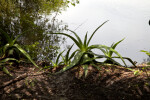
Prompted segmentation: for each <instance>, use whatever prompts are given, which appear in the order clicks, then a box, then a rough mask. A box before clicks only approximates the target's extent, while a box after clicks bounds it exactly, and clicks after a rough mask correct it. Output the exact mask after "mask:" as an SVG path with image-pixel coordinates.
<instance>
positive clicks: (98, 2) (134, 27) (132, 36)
mask: <svg viewBox="0 0 150 100" xmlns="http://www.w3.org/2000/svg"><path fill="white" fill-rule="evenodd" d="M57 18H58V19H59V20H63V22H64V23H67V24H68V28H69V29H71V30H73V31H75V32H76V33H78V35H79V36H80V37H82V38H84V35H85V34H86V32H87V31H88V35H89V36H90V34H91V33H92V32H93V31H94V30H95V29H96V28H97V27H98V26H99V25H100V24H102V23H103V22H104V21H106V20H109V21H108V22H107V23H106V24H105V25H104V26H102V27H101V28H100V29H99V30H98V31H97V33H96V34H95V35H94V37H93V39H92V41H91V44H104V45H107V46H110V45H111V44H112V43H113V42H118V41H119V40H121V39H123V38H125V40H124V41H123V42H121V43H120V44H119V45H118V46H117V48H116V50H117V51H118V52H119V53H120V54H121V55H122V56H125V57H129V58H131V59H132V60H133V61H137V62H138V63H141V62H143V59H146V58H147V57H148V56H147V55H145V54H144V53H142V52H140V50H146V51H150V39H149V38H150V26H149V24H148V22H149V20H150V1H149V0H132V1H131V0H80V3H79V4H77V5H76V6H75V7H74V6H70V7H69V8H68V9H67V10H66V11H63V12H62V13H61V14H59V16H57ZM67 41H68V44H69V45H72V44H73V43H72V41H71V40H69V39H67ZM74 48H75V47H74ZM128 64H129V63H128Z"/></svg>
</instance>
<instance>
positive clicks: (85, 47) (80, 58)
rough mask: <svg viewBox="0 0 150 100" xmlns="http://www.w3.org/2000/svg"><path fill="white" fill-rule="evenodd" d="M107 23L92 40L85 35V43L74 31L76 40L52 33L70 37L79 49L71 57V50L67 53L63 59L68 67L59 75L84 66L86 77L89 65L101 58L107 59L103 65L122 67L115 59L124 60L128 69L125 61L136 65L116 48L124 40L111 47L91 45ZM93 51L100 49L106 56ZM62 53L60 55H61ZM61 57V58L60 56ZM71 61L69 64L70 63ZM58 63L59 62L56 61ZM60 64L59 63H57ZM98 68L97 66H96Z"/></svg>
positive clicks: (71, 37)
mask: <svg viewBox="0 0 150 100" xmlns="http://www.w3.org/2000/svg"><path fill="white" fill-rule="evenodd" d="M106 22H107V21H105V22H104V23H103V24H101V25H100V26H99V27H98V28H96V30H95V31H94V32H93V33H92V35H91V36H90V38H89V39H88V38H87V33H86V35H85V38H84V41H82V40H81V38H80V37H79V36H78V35H77V33H75V32H74V31H71V30H69V31H70V32H72V33H73V34H74V35H75V37H76V38H74V37H73V36H71V35H68V34H66V33H51V34H58V35H64V36H67V37H69V38H70V39H72V40H73V42H74V43H75V45H76V46H77V47H78V49H77V50H75V51H74V52H73V54H72V55H71V56H70V58H68V57H69V52H70V49H71V48H72V46H71V48H70V49H69V50H68V51H67V54H66V57H63V60H64V64H65V65H66V66H65V67H64V68H63V69H62V70H60V71H59V72H57V73H61V72H64V71H66V70H68V69H70V68H73V67H74V66H77V65H82V66H83V69H84V72H85V76H86V75H87V73H88V65H89V64H91V63H92V64H94V63H95V62H97V61H96V59H100V58H106V61H104V62H103V63H111V64H118V65H121V64H120V63H119V62H117V61H115V60H114V59H113V58H119V59H121V60H122V62H123V63H124V65H125V66H126V67H127V65H126V63H125V61H124V59H127V60H129V61H130V62H131V63H132V64H133V65H134V66H135V64H134V63H133V61H132V60H131V59H130V58H127V57H122V56H121V55H120V54H119V53H118V52H117V51H116V50H115V48H116V46H117V45H118V44H119V43H120V42H121V41H123V40H124V39H122V40H120V41H119V42H117V43H115V44H112V46H111V47H108V46H106V45H99V44H97V45H90V46H89V43H90V41H91V39H92V38H93V36H94V34H95V33H96V32H97V30H98V29H99V28H100V27H102V26H103V25H104V24H105V23H106ZM93 49H98V50H100V51H102V52H103V53H104V55H100V54H96V53H94V52H93V51H92V50H93ZM113 53H115V54H116V56H112V54H113ZM61 54H62V53H60V55H61ZM58 57H60V56H58ZM72 58H73V60H72V61H71V59H72ZM58 59H59V58H58ZM68 61H69V62H68ZM56 62H58V61H57V60H56ZM57 64H58V63H57ZM96 67H97V66H96Z"/></svg>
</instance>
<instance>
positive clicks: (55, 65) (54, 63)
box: [50, 51, 64, 67]
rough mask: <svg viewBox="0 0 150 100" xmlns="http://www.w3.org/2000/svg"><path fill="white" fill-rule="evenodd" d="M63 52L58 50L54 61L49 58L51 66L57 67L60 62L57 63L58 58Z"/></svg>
mask: <svg viewBox="0 0 150 100" xmlns="http://www.w3.org/2000/svg"><path fill="white" fill-rule="evenodd" d="M63 52H64V51H62V52H60V53H59V54H58V56H57V58H56V60H55V61H52V60H50V61H51V63H52V67H58V66H59V65H60V64H61V62H60V63H59V59H60V57H61V55H62V53H63Z"/></svg>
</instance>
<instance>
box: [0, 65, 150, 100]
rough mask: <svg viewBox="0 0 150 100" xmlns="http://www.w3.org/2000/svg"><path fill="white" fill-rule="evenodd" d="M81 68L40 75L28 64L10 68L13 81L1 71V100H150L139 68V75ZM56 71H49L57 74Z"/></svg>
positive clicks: (149, 86)
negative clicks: (87, 71) (85, 71)
mask: <svg viewBox="0 0 150 100" xmlns="http://www.w3.org/2000/svg"><path fill="white" fill-rule="evenodd" d="M99 67H100V68H101V71H98V70H96V69H95V68H93V67H92V66H89V73H88V75H87V77H86V78H85V77H84V73H83V69H82V67H81V66H78V68H73V69H71V70H69V71H66V72H64V73H61V74H58V75H51V74H49V73H48V71H44V70H42V71H39V70H38V69H36V68H35V67H33V66H31V65H30V64H26V65H23V66H20V67H19V68H15V67H9V71H10V72H11V73H12V74H13V77H9V76H8V75H6V74H4V73H3V72H2V71H0V80H1V81H0V100H22V99H24V100H135V99H142V100H150V81H149V80H148V77H147V76H146V74H145V73H144V72H143V71H142V70H141V67H139V68H132V69H134V70H139V69H140V70H141V71H140V70H139V71H138V72H139V73H138V75H134V72H133V71H130V70H128V69H125V68H123V67H119V66H99ZM56 70H58V69H52V70H51V71H56Z"/></svg>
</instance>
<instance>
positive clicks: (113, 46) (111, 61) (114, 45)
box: [102, 38, 136, 67]
mask: <svg viewBox="0 0 150 100" xmlns="http://www.w3.org/2000/svg"><path fill="white" fill-rule="evenodd" d="M124 39H125V38H123V39H122V40H120V41H118V42H117V43H115V44H114V43H113V44H112V45H111V48H112V49H115V48H116V47H117V45H118V44H119V43H121V42H122V41H123V40H124ZM102 52H103V53H104V54H105V56H108V57H109V58H107V59H106V60H105V61H104V62H105V63H111V64H116V65H121V64H119V63H118V62H116V61H114V60H112V59H110V58H121V59H127V60H128V61H129V62H130V63H131V64H132V65H133V66H135V67H136V65H135V63H134V62H133V61H132V60H131V59H130V58H128V57H119V56H112V55H113V53H114V52H113V51H111V50H107V49H106V50H102ZM124 64H125V63H124Z"/></svg>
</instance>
